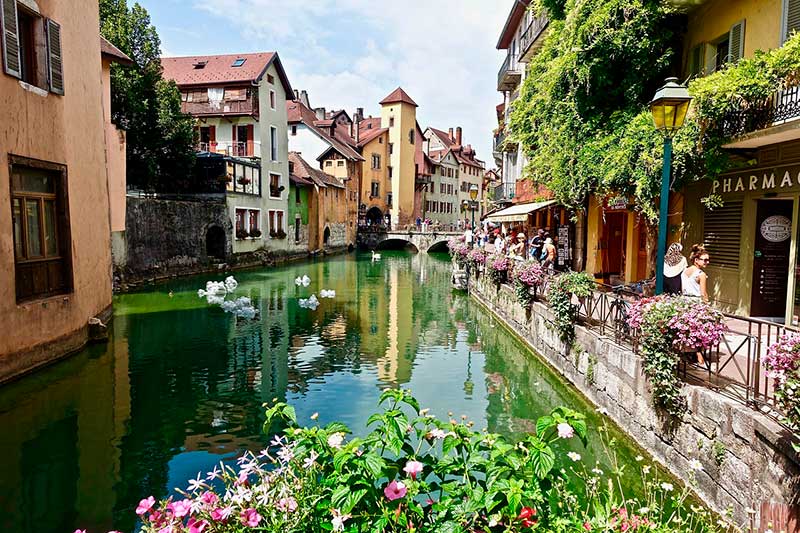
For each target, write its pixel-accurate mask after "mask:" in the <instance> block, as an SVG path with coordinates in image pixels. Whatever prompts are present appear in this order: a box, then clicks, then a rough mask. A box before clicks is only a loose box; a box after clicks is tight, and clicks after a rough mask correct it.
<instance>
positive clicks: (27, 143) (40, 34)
mask: <svg viewBox="0 0 800 533" xmlns="http://www.w3.org/2000/svg"><path fill="white" fill-rule="evenodd" d="M40 4H41V5H40ZM0 17H2V19H1V22H2V27H3V30H4V31H3V34H2V37H1V38H0V52H2V64H3V71H2V73H0V109H2V113H0V263H2V266H0V270H2V272H4V275H3V276H1V277H0V302H2V303H0V320H2V322H3V323H4V324H5V325H6V327H7V328H8V330H9V331H11V332H13V334H10V335H4V336H3V337H2V339H0V381H4V380H7V379H10V378H12V377H15V376H18V375H20V374H22V373H25V372H28V371H31V370H33V369H35V368H37V367H39V366H42V365H45V364H48V363H50V362H52V361H55V360H57V359H59V358H61V357H63V356H65V355H66V354H69V353H72V352H74V351H76V350H78V349H79V348H81V347H82V346H83V345H84V344H85V343H86V342H87V339H88V331H89V326H88V324H87V322H88V321H89V319H90V318H91V317H99V318H100V319H101V320H103V321H105V320H106V319H107V318H109V317H110V314H111V264H112V259H111V234H112V231H114V232H116V233H119V232H124V230H125V204H124V191H125V136H124V133H122V132H120V131H118V130H117V129H116V127H115V126H114V125H113V124H111V113H110V107H109V102H110V84H109V79H110V63H111V62H112V61H124V62H129V61H130V60H129V59H128V58H127V57H126V56H125V55H124V54H122V52H120V51H119V50H117V49H116V48H114V47H113V46H111V45H110V44H109V43H102V45H101V38H100V36H99V35H98V30H97V29H98V28H99V10H98V6H97V4H96V3H91V2H80V3H75V2H68V1H66V0H49V1H47V2H37V1H35V0H24V1H22V0H20V1H17V0H2V1H0ZM75 132H80V143H76V142H74V139H73V137H74V135H75ZM86 206H91V208H90V209H87V208H86Z"/></svg>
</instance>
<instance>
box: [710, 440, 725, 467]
mask: <svg viewBox="0 0 800 533" xmlns="http://www.w3.org/2000/svg"><path fill="white" fill-rule="evenodd" d="M726 451H727V450H726V448H725V445H724V444H723V443H721V442H720V441H718V440H715V441H714V443H713V444H712V445H711V453H712V455H713V456H714V462H715V463H717V466H722V463H724V462H725V452H726Z"/></svg>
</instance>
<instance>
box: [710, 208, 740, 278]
mask: <svg viewBox="0 0 800 533" xmlns="http://www.w3.org/2000/svg"><path fill="white" fill-rule="evenodd" d="M742 205H743V204H742V201H741V200H738V201H731V200H726V201H725V205H723V206H722V207H717V208H714V210H713V211H709V210H708V209H704V210H703V242H704V243H705V244H706V249H707V250H708V251H709V253H710V254H711V257H712V258H713V259H714V264H715V265H716V266H720V267H723V268H731V269H736V270H738V269H739V256H740V253H741V233H742V227H741V220H742Z"/></svg>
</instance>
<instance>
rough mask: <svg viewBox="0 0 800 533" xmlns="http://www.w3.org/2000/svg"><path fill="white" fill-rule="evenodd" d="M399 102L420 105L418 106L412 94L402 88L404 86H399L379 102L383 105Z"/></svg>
mask: <svg viewBox="0 0 800 533" xmlns="http://www.w3.org/2000/svg"><path fill="white" fill-rule="evenodd" d="M398 102H402V103H405V104H411V105H413V106H414V107H419V106H417V103H416V102H415V101H414V100H412V99H411V97H410V96H408V93H406V92H405V91H404V90H403V89H402V87H398V88H397V89H395V90H394V91H392V94H390V95H389V96H387V97H386V98H384V99H383V100H381V101H380V102H379V103H380V104H381V105H384V104H396V103H398Z"/></svg>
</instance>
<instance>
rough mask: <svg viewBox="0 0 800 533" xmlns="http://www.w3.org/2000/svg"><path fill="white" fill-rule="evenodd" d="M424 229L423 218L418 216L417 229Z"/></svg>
mask: <svg viewBox="0 0 800 533" xmlns="http://www.w3.org/2000/svg"><path fill="white" fill-rule="evenodd" d="M421 229H422V218H420V217H417V231H420V230H421Z"/></svg>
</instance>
